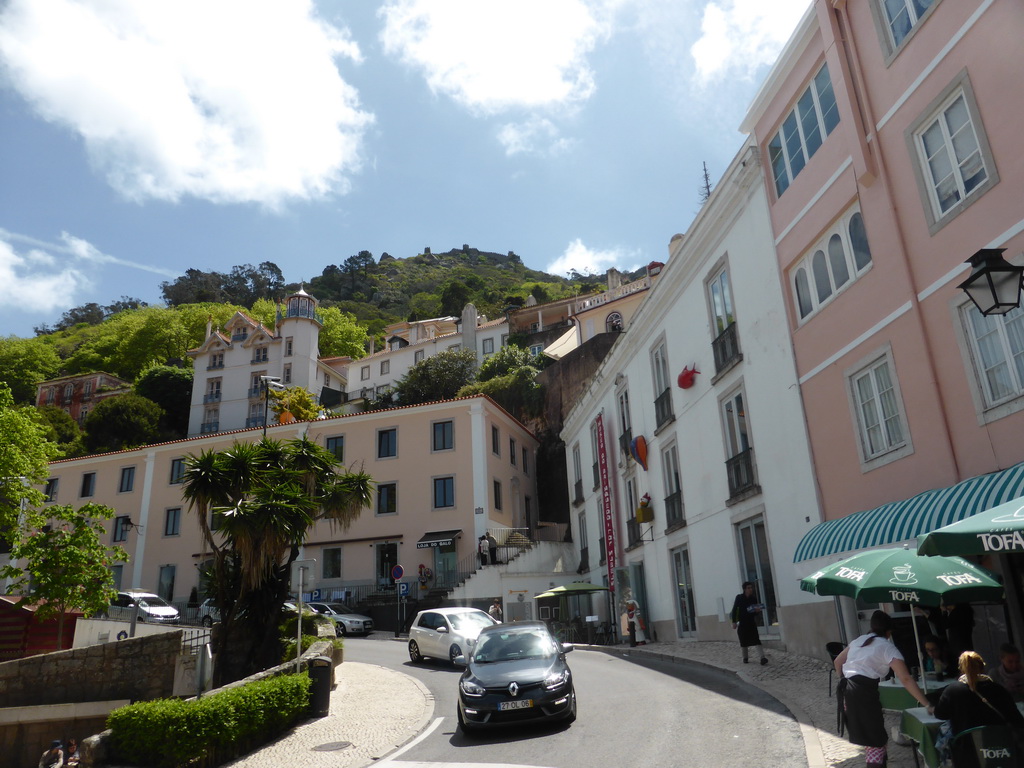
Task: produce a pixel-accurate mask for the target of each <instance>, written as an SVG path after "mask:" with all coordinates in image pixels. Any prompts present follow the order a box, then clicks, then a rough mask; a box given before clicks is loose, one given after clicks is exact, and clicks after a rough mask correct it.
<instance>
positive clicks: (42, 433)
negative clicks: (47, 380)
mask: <svg viewBox="0 0 1024 768" xmlns="http://www.w3.org/2000/svg"><path fill="white" fill-rule="evenodd" d="M0 435H2V436H3V437H2V439H0V540H5V541H7V542H8V543H13V542H14V540H15V539H16V538H17V536H18V518H19V516H20V515H21V514H22V512H23V511H24V510H29V511H31V510H32V509H33V508H35V507H37V506H40V505H42V503H43V501H44V498H43V493H42V491H40V490H39V489H38V487H36V486H40V485H42V484H43V483H45V482H46V478H47V477H48V476H49V472H50V469H49V462H50V461H51V460H52V459H54V458H56V457H58V456H59V455H60V449H59V448H58V447H57V444H56V443H53V442H51V441H50V440H48V439H47V437H46V435H47V427H46V426H45V425H44V424H42V423H40V421H39V418H38V416H37V414H36V410H35V408H32V407H31V406H27V407H21V408H16V407H15V406H14V398H13V397H12V396H11V390H10V387H8V386H7V385H6V384H3V383H0Z"/></svg>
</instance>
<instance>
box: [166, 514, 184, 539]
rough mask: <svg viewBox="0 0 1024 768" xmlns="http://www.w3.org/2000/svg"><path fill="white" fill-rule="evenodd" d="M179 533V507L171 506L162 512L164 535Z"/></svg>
mask: <svg viewBox="0 0 1024 768" xmlns="http://www.w3.org/2000/svg"><path fill="white" fill-rule="evenodd" d="M180 534H181V507H172V508H171V509H168V510H167V512H166V513H165V514H164V536H178V535H180Z"/></svg>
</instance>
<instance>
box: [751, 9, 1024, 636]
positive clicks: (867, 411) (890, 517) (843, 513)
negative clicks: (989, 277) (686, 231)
mask: <svg viewBox="0 0 1024 768" xmlns="http://www.w3.org/2000/svg"><path fill="white" fill-rule="evenodd" d="M1022 35H1024V11H1022V7H1021V5H1020V4H1019V3H1006V2H994V0H955V1H953V0H895V1H893V0H887V1H886V2H883V1H882V0H862V1H861V2H849V3H848V2H845V1H844V0H815V1H814V3H813V4H812V7H811V8H810V9H809V10H808V13H807V14H806V16H805V17H804V19H803V20H802V22H801V24H800V26H799V28H798V29H797V31H796V32H795V33H794V36H793V38H792V39H791V40H790V42H789V44H788V46H787V48H786V50H785V51H784V52H783V54H782V56H781V58H780V60H779V61H778V62H777V64H776V66H775V67H774V68H773V70H772V72H771V74H770V75H769V77H768V80H767V81H766V83H765V85H764V86H763V88H762V90H761V92H760V93H759V94H758V96H757V98H756V99H755V101H754V103H753V104H752V105H751V108H750V110H749V112H748V115H747V118H746V121H745V124H744V126H743V129H744V130H747V131H751V132H752V133H753V134H754V136H755V137H756V141H757V145H758V147H759V150H760V153H761V159H762V163H763V166H764V170H765V184H766V186H767V188H768V189H767V191H768V200H769V206H770V212H771V213H770V215H771V222H772V228H773V231H774V234H775V238H776V249H777V254H778V262H779V272H780V278H781V280H782V282H783V291H784V293H785V295H786V297H787V300H788V301H787V311H788V321H789V324H790V327H791V330H792V335H793V341H794V352H795V356H796V365H797V373H798V377H799V382H800V386H801V391H802V395H803V400H804V404H805V409H806V414H807V421H808V427H807V428H808V434H809V437H810V441H811V447H812V455H813V460H814V465H815V471H816V474H817V478H818V483H819V489H820V490H819V493H820V503H821V509H822V518H823V520H822V521H815V520H813V519H812V520H811V521H810V522H808V523H807V525H806V529H807V530H806V532H805V535H804V538H803V540H802V541H801V542H799V544H797V543H796V542H794V544H795V545H796V546H797V548H796V553H795V558H794V560H795V561H796V565H797V570H798V571H799V572H804V573H810V572H811V571H812V570H813V567H814V564H815V563H821V562H826V561H832V560H835V559H837V557H838V556H839V554H840V553H843V552H847V553H849V552H851V551H854V550H859V549H863V548H866V547H872V546H880V545H884V544H889V543H892V544H895V543H899V542H904V541H911V542H912V541H913V539H914V538H915V537H916V536H917V535H918V534H920V533H923V532H926V531H928V530H931V529H934V528H936V527H939V526H941V525H945V524H947V523H949V522H952V521H954V520H956V519H960V518H961V517H965V516H968V515H971V514H974V513H976V512H978V511H981V510H983V509H986V508H989V507H991V506H993V505H994V504H995V503H997V502H999V501H1002V500H1005V499H1009V498H1015V497H1018V496H1021V495H1024V483H1022V482H1021V479H1020V476H1021V474H1022V472H1021V471H1020V470H1019V469H1018V470H1014V469H1013V468H1014V465H1016V464H1018V463H1020V462H1022V461H1024V440H1022V439H1021V434H1022V431H1024V413H1021V410H1022V409H1024V311H1022V310H1020V309H1018V310H1015V311H1013V312H1011V313H1010V314H1008V315H1005V316H1003V317H988V318H986V317H983V316H982V315H981V314H980V313H979V312H978V311H977V309H976V308H974V306H973V305H972V304H971V303H970V302H969V301H968V299H967V297H966V295H965V294H964V293H963V291H961V290H959V289H958V288H957V285H958V283H960V282H961V281H962V280H964V279H965V278H966V277H967V275H968V274H969V271H968V267H967V266H966V265H965V264H964V262H965V261H966V259H967V258H968V257H970V256H971V255H972V254H974V253H975V252H976V251H978V250H979V249H981V248H1005V249H1006V252H1005V254H1004V256H1005V258H1006V259H1007V260H1008V261H1010V262H1013V263H1017V264H1021V263H1024V207H1022V205H1021V201H1022V200H1024V159H1022V155H1021V152H1020V147H1019V146H1018V142H1019V135H1020V120H1021V118H1022V116H1024V88H1022V85H1021V80H1020V73H1021V72H1022V71H1024V54H1022V53H1021V52H1020V47H1019V45H1016V44H1015V43H1016V42H1017V41H1018V40H1019V39H1020V38H1021V36H1022ZM997 472H1000V473H1002V474H1000V475H996V476H992V477H987V478H985V477H981V476H983V475H987V474H989V473H997ZM961 483H962V485H959V486H958V488H957V489H956V491H943V489H947V488H950V487H951V486H954V485H957V484H961ZM933 490H935V491H938V493H936V494H934V495H932V496H929V497H927V498H926V500H927V501H928V503H913V502H912V501H910V500H911V498H912V497H914V496H915V495H917V494H920V493H922V492H926V491H933ZM918 501H922V500H918ZM883 505H884V506H883ZM858 513H859V514H858ZM993 565H994V566H995V567H1006V566H1007V565H1008V563H1002V564H1000V563H993ZM821 610H822V611H823V612H824V611H827V612H828V613H831V610H832V608H831V605H829V604H824V603H823V604H822V606H821ZM825 615H826V614H825V613H822V614H821V618H822V619H824V618H825ZM823 623H824V622H823Z"/></svg>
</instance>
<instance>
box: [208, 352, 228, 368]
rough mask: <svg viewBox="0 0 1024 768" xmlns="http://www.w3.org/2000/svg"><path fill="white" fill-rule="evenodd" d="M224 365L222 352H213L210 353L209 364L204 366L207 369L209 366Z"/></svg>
mask: <svg viewBox="0 0 1024 768" xmlns="http://www.w3.org/2000/svg"><path fill="white" fill-rule="evenodd" d="M223 367H224V353H223V352H214V353H213V354H211V355H210V364H209V365H208V366H206V369H207V370H210V369H211V368H223Z"/></svg>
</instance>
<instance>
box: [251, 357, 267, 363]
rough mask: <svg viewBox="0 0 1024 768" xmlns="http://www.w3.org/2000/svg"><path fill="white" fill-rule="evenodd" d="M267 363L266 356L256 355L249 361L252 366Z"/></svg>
mask: <svg viewBox="0 0 1024 768" xmlns="http://www.w3.org/2000/svg"><path fill="white" fill-rule="evenodd" d="M266 362H267V356H266V355H256V357H254V358H253V359H252V360H250V361H249V364H250V365H265V364H266Z"/></svg>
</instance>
